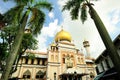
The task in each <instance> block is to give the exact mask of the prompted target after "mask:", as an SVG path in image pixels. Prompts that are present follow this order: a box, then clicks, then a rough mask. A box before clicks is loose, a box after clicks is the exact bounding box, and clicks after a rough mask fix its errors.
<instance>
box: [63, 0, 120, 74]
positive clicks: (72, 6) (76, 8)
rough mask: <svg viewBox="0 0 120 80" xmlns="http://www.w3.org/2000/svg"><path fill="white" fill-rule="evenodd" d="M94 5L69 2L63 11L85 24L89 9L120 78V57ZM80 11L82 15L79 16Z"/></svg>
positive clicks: (79, 0) (76, 0)
mask: <svg viewBox="0 0 120 80" xmlns="http://www.w3.org/2000/svg"><path fill="white" fill-rule="evenodd" d="M92 5H94V4H93V3H90V0H89V1H88V0H68V1H67V2H66V4H65V5H64V6H63V11H64V10H69V11H70V15H71V18H72V20H75V19H78V17H79V16H80V19H81V21H82V23H84V22H85V21H86V20H87V8H88V9H89V15H90V16H91V19H93V21H94V23H95V25H96V28H97V30H98V32H99V34H100V36H101V38H102V40H103V42H104V44H105V46H106V49H107V50H108V52H109V55H110V57H111V59H112V61H113V63H114V66H115V69H116V70H117V71H118V73H119V76H120V68H118V67H120V57H119V55H118V53H117V51H116V49H115V46H114V44H113V42H112V40H111V38H110V36H109V34H108V32H107V30H106V28H105V26H104V24H103V22H102V20H101V19H100V17H99V16H98V14H97V12H96V11H95V9H94V8H93V6H92ZM80 11H81V13H80V14H79V12H80Z"/></svg>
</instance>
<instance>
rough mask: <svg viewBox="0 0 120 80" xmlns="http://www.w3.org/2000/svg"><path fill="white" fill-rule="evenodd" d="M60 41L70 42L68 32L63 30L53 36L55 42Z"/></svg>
mask: <svg viewBox="0 0 120 80" xmlns="http://www.w3.org/2000/svg"><path fill="white" fill-rule="evenodd" d="M62 40H66V41H69V42H71V35H70V34H69V33H68V32H66V31H64V30H63V29H62V30H61V31H60V32H58V33H57V34H56V36H55V41H56V42H58V41H62Z"/></svg>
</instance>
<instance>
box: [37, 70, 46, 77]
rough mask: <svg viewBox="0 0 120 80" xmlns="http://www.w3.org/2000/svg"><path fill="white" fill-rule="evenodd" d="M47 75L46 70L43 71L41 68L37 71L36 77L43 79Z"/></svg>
mask: <svg viewBox="0 0 120 80" xmlns="http://www.w3.org/2000/svg"><path fill="white" fill-rule="evenodd" d="M44 76H45V72H42V71H41V70H39V71H38V72H37V73H36V79H43V78H44Z"/></svg>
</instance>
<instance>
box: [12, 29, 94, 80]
mask: <svg viewBox="0 0 120 80" xmlns="http://www.w3.org/2000/svg"><path fill="white" fill-rule="evenodd" d="M83 45H84V48H85V49H86V53H87V55H86V56H85V55H84V53H83V52H81V51H80V50H79V49H76V46H75V44H74V43H73V42H72V37H71V35H70V33H68V32H67V31H65V30H63V29H61V31H59V32H58V33H57V34H56V36H55V39H54V41H53V43H51V44H50V45H49V46H48V49H47V52H39V51H36V50H27V51H26V52H25V54H24V55H22V57H21V59H20V60H19V64H18V67H17V71H16V72H15V73H13V74H12V77H18V78H19V79H23V80H93V78H94V76H95V75H96V71H95V65H94V63H93V60H94V59H93V58H92V57H91V56H90V51H89V47H90V44H89V41H86V40H85V41H84V42H83ZM29 54H31V55H34V57H32V58H30V57H29V56H30V55H29Z"/></svg>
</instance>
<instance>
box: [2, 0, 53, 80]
mask: <svg viewBox="0 0 120 80" xmlns="http://www.w3.org/2000/svg"><path fill="white" fill-rule="evenodd" d="M13 1H15V2H16V6H15V7H14V8H12V9H10V10H9V11H7V12H6V14H5V15H4V16H5V18H4V19H5V20H7V21H8V22H9V23H8V25H9V24H10V25H13V26H16V27H19V30H18V32H17V35H16V37H15V41H14V42H13V44H12V48H11V50H10V55H9V56H8V59H7V63H6V67H5V69H4V71H3V73H2V78H1V80H8V77H9V74H10V70H11V68H12V65H13V63H14V60H15V58H16V55H17V53H18V52H19V49H20V45H21V43H22V39H23V35H24V30H25V27H27V28H28V27H29V28H30V29H31V31H32V34H34V35H38V33H40V30H41V28H42V26H43V23H44V21H45V14H44V12H43V11H42V9H43V8H46V9H47V10H51V9H52V6H51V4H50V3H48V2H47V1H43V0H13Z"/></svg>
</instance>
